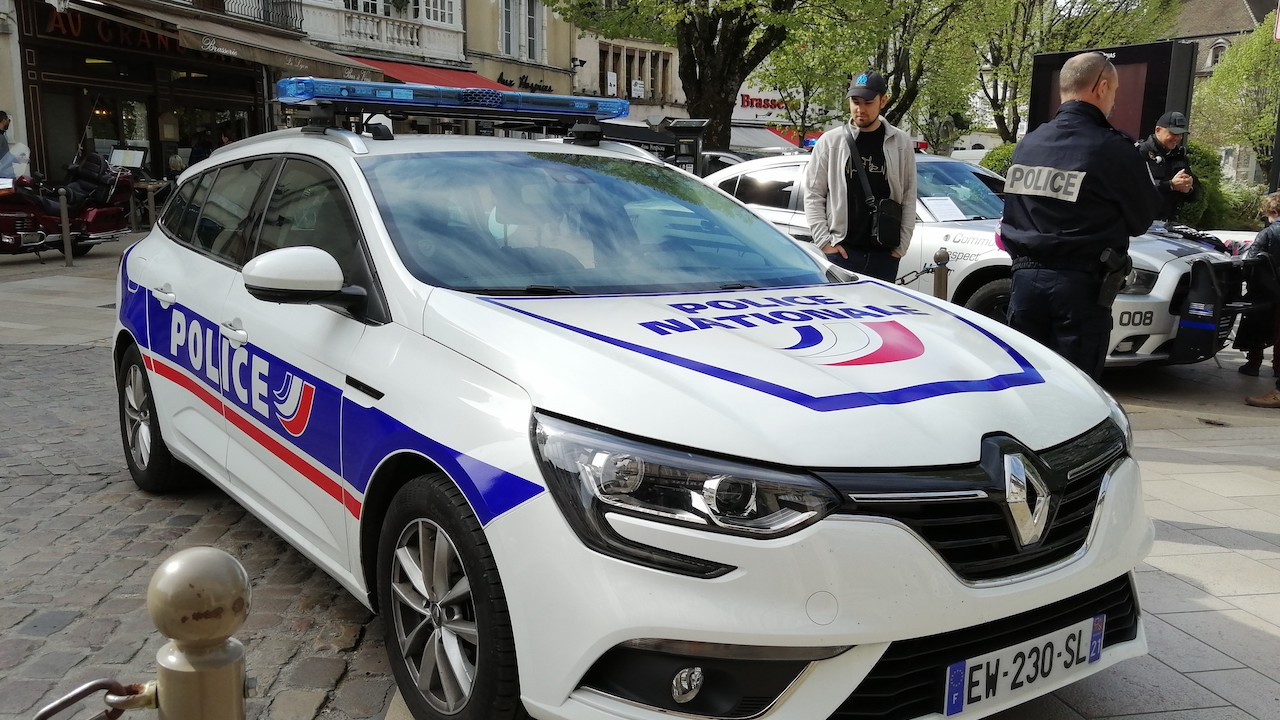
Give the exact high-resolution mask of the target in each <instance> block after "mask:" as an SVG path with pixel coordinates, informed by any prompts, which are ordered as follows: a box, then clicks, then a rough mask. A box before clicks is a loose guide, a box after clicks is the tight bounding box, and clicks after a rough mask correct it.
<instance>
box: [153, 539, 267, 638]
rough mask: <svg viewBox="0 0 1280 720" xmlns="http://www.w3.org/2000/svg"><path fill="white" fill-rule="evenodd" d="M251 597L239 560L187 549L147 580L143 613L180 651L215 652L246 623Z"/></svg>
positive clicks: (210, 551) (220, 553)
mask: <svg viewBox="0 0 1280 720" xmlns="http://www.w3.org/2000/svg"><path fill="white" fill-rule="evenodd" d="M249 594H250V587H249V574H248V573H247V572H245V569H244V566H242V565H241V564H240V561H239V560H236V559H235V558H234V557H232V556H231V555H229V554H227V553H226V552H223V551H222V550H219V549H217V548H213V547H193V548H187V549H185V550H179V551H178V552H176V553H174V554H173V555H171V556H169V557H168V558H167V559H165V560H164V561H163V562H162V563H161V564H160V568H159V569H158V570H156V572H155V574H154V575H152V576H151V585H150V586H149V587H148V588H147V612H148V613H150V614H151V621H152V622H154V623H155V625H156V629H158V630H159V631H160V632H161V633H163V634H164V635H165V637H168V638H170V639H172V640H173V641H174V642H175V643H176V644H177V645H178V646H179V647H185V648H190V649H198V648H201V647H214V646H218V645H221V644H222V643H224V642H226V640H227V639H228V638H230V637H231V636H232V635H233V634H235V632H236V630H239V629H240V626H241V625H243V624H244V622H245V620H247V619H248V618H249Z"/></svg>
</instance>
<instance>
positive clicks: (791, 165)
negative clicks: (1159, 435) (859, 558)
mask: <svg viewBox="0 0 1280 720" xmlns="http://www.w3.org/2000/svg"><path fill="white" fill-rule="evenodd" d="M809 157H810V156H808V155H786V156H781V157H771V158H761V159H759V160H749V161H747V162H744V163H740V164H738V165H734V166H733V167H730V168H726V169H724V170H720V171H719V172H716V173H712V174H711V175H708V176H707V177H706V182H707V183H708V184H710V185H713V186H715V187H718V188H720V189H722V190H724V191H725V192H728V193H730V194H731V195H733V196H735V197H737V198H738V199H739V200H741V201H742V202H743V203H745V204H746V205H747V207H749V208H751V209H752V210H753V211H755V212H756V213H758V214H759V215H760V216H761V217H764V218H765V219H766V220H769V221H770V222H772V223H774V224H775V225H777V226H778V227H780V228H781V229H783V230H785V231H786V232H787V233H789V234H791V235H792V236H793V237H795V238H797V239H799V240H811V237H810V234H809V224H808V221H806V220H805V216H804V189H805V167H806V166H807V165H808V162H809ZM916 187H917V198H918V199H917V203H916V219H917V221H916V226H915V233H914V235H913V239H912V242H911V246H910V248H908V250H907V254H906V255H905V256H903V259H902V264H901V268H902V272H903V273H904V277H906V278H907V282H906V283H905V284H906V285H907V286H908V287H913V288H915V289H917V290H920V291H922V292H931V291H932V288H933V279H932V277H931V276H929V275H922V274H920V273H919V272H916V271H921V270H924V269H925V268H926V267H928V266H930V265H932V264H933V262H934V254H935V253H936V252H938V250H940V249H942V248H946V249H947V252H948V253H949V254H950V261H949V262H948V264H947V267H948V268H950V270H951V274H950V279H949V281H948V286H947V293H948V299H949V300H951V301H952V302H954V303H956V304H959V305H964V306H965V307H967V308H969V309H971V310H975V311H977V312H980V313H982V314H984V315H986V316H988V317H992V318H996V319H999V320H1001V321H1003V320H1004V318H1005V315H1006V312H1007V310H1008V305H1009V292H1010V287H1011V281H1010V277H1009V275H1010V270H1009V265H1010V259H1009V254H1008V253H1006V252H1005V251H1003V250H1001V249H1000V248H998V247H996V242H995V232H996V222H997V221H998V220H999V218H1000V216H1001V214H1002V213H1003V211H1004V202H1003V200H1002V199H1001V196H1000V195H999V193H1002V192H1003V191H1004V179H1003V178H1001V177H1000V176H999V175H997V174H995V173H993V172H990V171H988V170H986V169H985V168H982V167H979V166H977V165H972V164H970V163H967V162H963V161H960V160H954V159H951V158H947V157H940V156H935V155H916ZM1129 255H1130V256H1131V257H1132V258H1133V265H1134V270H1133V272H1132V273H1131V274H1130V276H1129V280H1128V282H1127V283H1126V285H1125V287H1124V289H1122V290H1121V291H1120V295H1119V297H1118V298H1116V302H1115V305H1114V306H1113V308H1112V309H1113V318H1114V323H1113V325H1112V330H1111V347H1110V350H1109V352H1108V354H1107V366H1108V367H1117V366H1125V365H1140V364H1143V363H1148V362H1159V363H1174V362H1197V361H1200V360H1205V359H1207V358H1208V357H1211V356H1212V354H1213V353H1215V352H1217V350H1219V349H1220V348H1221V347H1223V346H1224V345H1225V344H1226V341H1227V336H1228V334H1229V333H1230V330H1231V326H1232V324H1233V322H1234V320H1235V314H1234V313H1230V312H1228V313H1218V314H1217V316H1216V317H1206V318H1197V317H1184V316H1185V315H1186V313H1185V312H1184V308H1186V306H1187V295H1188V291H1189V289H1190V284H1191V283H1190V281H1191V267H1192V264H1193V263H1194V262H1195V261H1197V260H1205V261H1207V262H1209V263H1210V265H1211V266H1212V267H1213V268H1214V274H1215V275H1217V276H1219V278H1218V282H1219V285H1221V286H1222V287H1224V288H1226V287H1230V286H1231V285H1232V282H1233V278H1234V277H1235V276H1236V275H1238V271H1237V270H1233V264H1232V260H1231V258H1230V257H1228V256H1226V255H1224V254H1222V253H1219V252H1214V251H1212V250H1211V249H1209V248H1208V247H1206V246H1205V245H1203V244H1201V243H1198V242H1194V241H1191V240H1187V239H1184V238H1182V237H1180V236H1178V235H1175V234H1172V233H1167V232H1162V231H1160V230H1159V229H1156V228H1153V230H1152V232H1150V233H1148V234H1145V235H1141V236H1139V237H1135V238H1132V239H1131V240H1130V243H1129ZM1234 284H1235V286H1236V287H1237V288H1238V286H1239V281H1238V280H1234ZM1231 299H1234V298H1227V299H1226V300H1228V301H1229V300H1231ZM1205 325H1207V327H1206V328H1204V329H1206V330H1207V331H1208V333H1209V335H1211V336H1215V338H1216V343H1215V341H1214V338H1210V339H1207V340H1204V341H1203V342H1200V343H1199V345H1198V346H1197V347H1196V348H1194V349H1184V348H1175V344H1176V342H1175V338H1176V337H1177V335H1178V331H1179V328H1180V327H1182V328H1188V327H1189V328H1197V329H1198V328H1200V327H1201V326H1205ZM1197 340H1199V339H1197Z"/></svg>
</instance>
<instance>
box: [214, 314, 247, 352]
mask: <svg viewBox="0 0 1280 720" xmlns="http://www.w3.org/2000/svg"><path fill="white" fill-rule="evenodd" d="M218 332H219V333H220V334H221V335H222V337H224V338H226V339H227V342H229V343H231V344H232V345H235V346H236V347H240V346H241V345H244V344H245V343H247V342H249V333H247V332H245V331H244V328H242V327H240V320H239V319H236V320H228V321H227V322H224V323H222V325H221V326H219V328H218Z"/></svg>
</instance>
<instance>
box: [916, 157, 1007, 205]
mask: <svg viewBox="0 0 1280 720" xmlns="http://www.w3.org/2000/svg"><path fill="white" fill-rule="evenodd" d="M979 172H980V171H979V170H977V169H975V168H974V167H973V166H972V165H969V164H968V163H963V162H946V161H941V162H921V163H916V195H917V196H919V197H922V198H927V197H948V198H951V201H952V202H953V203H955V205H956V208H957V209H958V210H959V211H960V214H961V215H963V216H964V218H965V219H966V220H994V219H996V218H999V217H1000V215H1001V214H1002V213H1003V211H1004V202H1003V201H1002V200H1001V199H1000V196H998V195H996V194H995V193H994V192H992V190H991V188H990V187H989V184H990V183H992V182H993V181H995V178H986V179H985V180H986V182H984V178H980V177H979V176H978V173H979ZM996 182H998V181H996Z"/></svg>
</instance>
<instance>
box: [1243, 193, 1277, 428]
mask: <svg viewBox="0 0 1280 720" xmlns="http://www.w3.org/2000/svg"><path fill="white" fill-rule="evenodd" d="M1258 210H1259V212H1260V213H1261V214H1262V215H1263V217H1265V218H1266V219H1267V223H1268V224H1267V226H1266V227H1264V228H1263V229H1262V230H1261V231H1260V232H1259V233H1258V236H1257V237H1255V238H1254V239H1253V242H1252V243H1250V244H1249V247H1247V248H1245V251H1244V257H1245V259H1246V260H1248V259H1249V258H1256V257H1259V256H1263V255H1264V254H1265V256H1266V257H1267V259H1268V260H1270V264H1271V273H1272V274H1271V278H1272V279H1274V278H1275V277H1276V276H1277V274H1280V223H1278V222H1276V220H1277V219H1280V193H1271V194H1270V195H1265V196H1263V198H1262V202H1261V203H1260V205H1259V208H1258ZM1255 282H1256V281H1255ZM1255 282H1250V283H1249V284H1250V287H1249V295H1248V298H1247V299H1251V300H1260V301H1262V302H1268V303H1271V304H1270V305H1269V306H1267V307H1265V308H1263V309H1260V310H1255V311H1253V312H1247V313H1245V314H1244V316H1243V317H1241V318H1240V327H1239V328H1237V330H1236V337H1235V341H1234V342H1233V343H1232V346H1233V347H1235V348H1236V349H1238V350H1244V351H1245V364H1244V365H1241V366H1240V372H1241V373H1242V374H1244V375H1252V376H1255V377H1256V376H1257V375H1258V374H1259V373H1260V371H1261V370H1262V352H1263V350H1265V349H1266V348H1267V347H1269V346H1274V345H1275V343H1276V340H1278V339H1280V310H1277V308H1276V306H1275V303H1276V302H1277V301H1280V298H1277V297H1276V296H1275V293H1276V290H1277V288H1276V287H1274V283H1273V284H1272V286H1271V287H1253V285H1254V284H1255ZM1271 374H1272V376H1274V377H1280V359H1277V358H1276V353H1275V350H1274V349H1273V350H1272V351H1271ZM1272 395H1275V393H1274V392H1273V393H1268V394H1267V395H1263V396H1260V397H1257V398H1248V399H1247V400H1246V402H1248V403H1249V404H1250V405H1258V404H1259V402H1255V401H1263V400H1264V399H1265V398H1268V397H1270V396H1272ZM1272 400H1273V401H1274V402H1276V403H1277V404H1275V405H1260V407H1280V398H1272Z"/></svg>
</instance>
